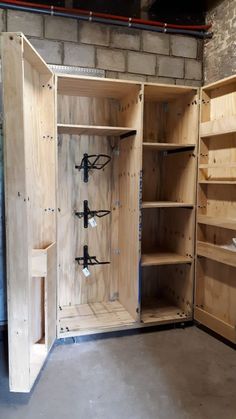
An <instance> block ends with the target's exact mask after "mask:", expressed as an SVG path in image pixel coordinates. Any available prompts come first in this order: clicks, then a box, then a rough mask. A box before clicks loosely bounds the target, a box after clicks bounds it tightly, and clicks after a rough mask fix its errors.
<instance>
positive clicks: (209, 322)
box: [194, 307, 236, 343]
mask: <svg viewBox="0 0 236 419" xmlns="http://www.w3.org/2000/svg"><path fill="white" fill-rule="evenodd" d="M194 318H195V320H197V321H198V322H199V323H201V324H203V325H204V326H206V327H208V328H209V329H211V330H213V331H214V332H216V333H218V334H219V335H221V336H223V337H225V338H226V339H228V340H230V341H231V342H233V343H236V325H235V326H233V325H230V324H228V323H225V322H224V321H223V320H221V319H219V318H217V317H215V316H214V315H213V314H210V313H208V312H207V311H205V310H202V309H201V308H199V307H195V309H194Z"/></svg>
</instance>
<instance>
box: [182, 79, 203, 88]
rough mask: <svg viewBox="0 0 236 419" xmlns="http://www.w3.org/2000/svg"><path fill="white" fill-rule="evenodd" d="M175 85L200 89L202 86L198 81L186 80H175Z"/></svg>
mask: <svg viewBox="0 0 236 419" xmlns="http://www.w3.org/2000/svg"><path fill="white" fill-rule="evenodd" d="M176 84H179V85H180V86H194V87H201V86H202V85H203V83H202V81H200V80H186V79H176Z"/></svg>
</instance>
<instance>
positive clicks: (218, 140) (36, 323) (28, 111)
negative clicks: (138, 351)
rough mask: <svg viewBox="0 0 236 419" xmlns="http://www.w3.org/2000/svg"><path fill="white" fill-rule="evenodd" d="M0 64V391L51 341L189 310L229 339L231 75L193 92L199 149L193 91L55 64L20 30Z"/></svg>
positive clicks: (5, 43)
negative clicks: (1, 293)
mask: <svg viewBox="0 0 236 419" xmlns="http://www.w3.org/2000/svg"><path fill="white" fill-rule="evenodd" d="M2 61H3V87H4V89H3V91H4V97H3V99H4V138H5V185H6V187H5V190H6V218H7V223H6V224H7V227H6V236H7V277H8V319H9V321H8V327H9V361H10V388H11V390H12V391H19V392H29V391H30V389H31V388H32V386H33V383H34V381H35V379H36V377H37V375H38V373H39V371H40V369H41V367H42V365H43V363H44V361H45V359H46V356H47V354H48V352H49V350H50V348H51V346H52V344H53V342H54V340H55V339H56V338H65V337H70V336H81V335H88V334H93V333H101V332H109V331H116V330H124V329H131V328H141V327H146V326H148V325H154V324H156V325H158V324H163V323H175V322H180V323H183V322H187V321H191V320H193V317H195V318H196V319H197V320H198V321H199V322H201V323H203V324H205V325H207V326H208V327H209V328H211V329H213V330H215V331H217V332H218V333H220V334H222V335H223V336H226V337H227V338H228V339H230V340H232V341H235V323H236V312H235V308H234V306H235V304H234V303H235V299H236V296H235V280H234V275H233V274H234V269H235V267H236V262H235V255H236V253H234V247H232V246H234V245H232V239H233V238H234V235H235V225H236V224H235V223H236V218H235V216H234V192H235V189H234V188H235V185H234V170H235V168H234V165H235V166H236V161H234V160H235V150H234V148H235V131H234V130H235V127H234V121H235V119H234V118H235V113H236V111H235V94H236V93H234V90H235V89H234V87H235V81H234V78H232V79H230V80H229V81H227V80H226V81H223V82H220V83H219V86H218V85H216V87H214V86H210V87H205V88H204V89H203V90H202V105H201V124H200V132H201V134H200V145H199V157H198V130H199V112H200V102H199V90H198V89H197V88H193V87H185V86H184V87H183V86H168V85H157V84H152V83H136V82H125V81H120V80H111V79H99V78H86V77H78V76H72V75H62V74H59V75H56V74H53V73H52V71H51V70H50V68H49V67H48V66H47V65H46V63H45V62H44V61H43V60H42V58H41V57H40V56H39V55H38V54H37V52H36V51H35V50H34V49H33V47H32V46H31V45H30V44H29V42H28V41H27V40H26V38H25V37H24V36H23V35H22V34H19V33H5V34H3V35H2ZM220 104H222V106H221V105H220ZM220 106H221V110H219V107H220ZM220 112H223V114H221V113H220ZM198 158H199V165H198ZM197 174H198V182H197ZM222 182H223V183H222ZM197 196H198V208H197V213H198V214H197V229H198V231H197V255H198V257H197V263H196V233H195V229H196V197H197ZM235 249H236V247H235ZM196 265H197V266H196ZM195 268H196V270H195ZM195 278H196V281H195ZM194 282H195V295H196V298H195V314H194V316H193V307H194ZM219 325H220V326H219ZM225 330H227V333H226V332H225Z"/></svg>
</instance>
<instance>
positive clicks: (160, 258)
mask: <svg viewBox="0 0 236 419" xmlns="http://www.w3.org/2000/svg"><path fill="white" fill-rule="evenodd" d="M184 263H192V259H191V258H190V257H189V256H182V255H178V254H177V253H174V252H169V251H164V250H156V251H155V253H154V252H153V253H148V254H143V255H142V260H141V265H142V266H158V265H180V264H184Z"/></svg>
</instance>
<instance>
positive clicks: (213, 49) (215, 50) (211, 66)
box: [203, 0, 236, 84]
mask: <svg viewBox="0 0 236 419" xmlns="http://www.w3.org/2000/svg"><path fill="white" fill-rule="evenodd" d="M207 21H208V22H212V30H213V32H214V35H213V38H212V39H209V40H206V41H205V47H204V60H203V61H204V83H205V84H207V83H212V82H214V81H216V80H219V79H222V78H224V77H228V76H232V75H233V74H235V73H236V0H223V1H221V2H219V3H218V4H217V6H215V7H214V8H213V9H212V10H210V11H209V12H208V13H207Z"/></svg>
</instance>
